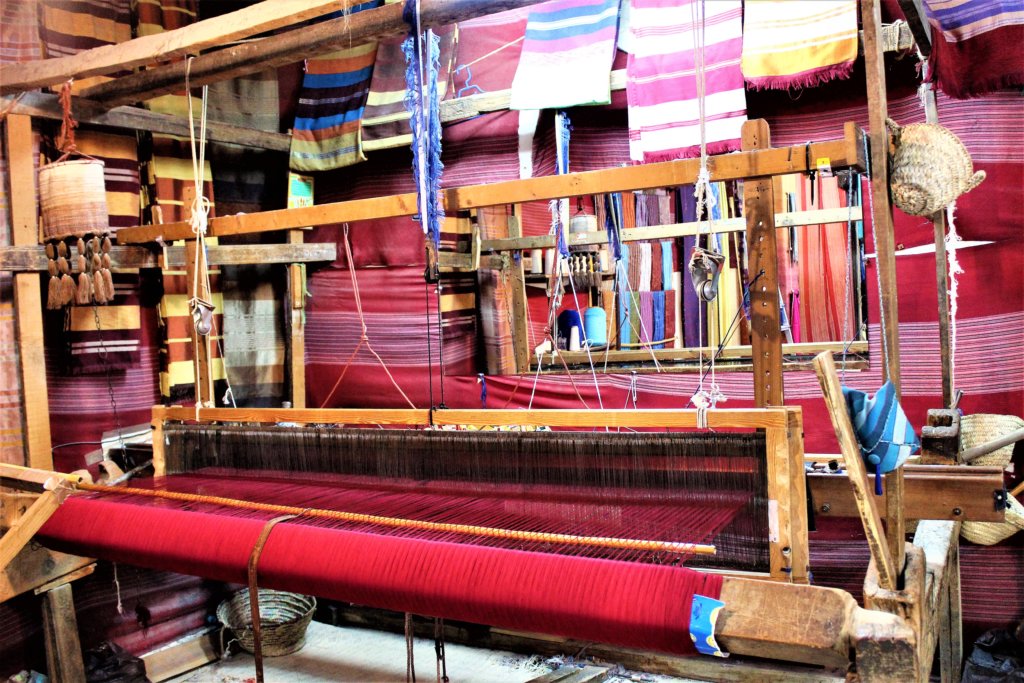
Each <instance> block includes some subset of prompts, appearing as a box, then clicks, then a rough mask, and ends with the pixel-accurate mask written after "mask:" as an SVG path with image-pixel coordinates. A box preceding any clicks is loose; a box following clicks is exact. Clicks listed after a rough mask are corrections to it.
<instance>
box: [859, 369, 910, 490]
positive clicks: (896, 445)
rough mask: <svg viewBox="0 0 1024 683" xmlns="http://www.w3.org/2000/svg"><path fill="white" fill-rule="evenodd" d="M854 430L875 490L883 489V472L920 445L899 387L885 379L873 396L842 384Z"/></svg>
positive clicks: (901, 463) (899, 463)
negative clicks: (868, 467) (897, 391)
mask: <svg viewBox="0 0 1024 683" xmlns="http://www.w3.org/2000/svg"><path fill="white" fill-rule="evenodd" d="M843 396H845V397H846V406H847V409H848V410H849V411H850V419H851V420H852V421H853V431H854V432H855V433H856V435H857V441H858V442H860V451H861V455H863V456H864V461H865V462H866V463H867V464H869V465H872V466H873V468H874V472H875V493H876V494H878V495H881V493H882V479H881V475H882V474H885V473H886V472H892V471H893V470H895V469H896V468H898V467H901V466H902V465H903V463H905V462H906V461H907V458H909V457H910V456H911V454H913V453H915V452H916V451H917V450H918V449H919V448H920V447H921V442H920V441H919V440H918V438H917V434H916V433H915V432H914V427H913V426H912V425H911V424H910V422H909V421H908V420H907V416H906V414H905V413H904V412H903V408H902V406H900V403H899V401H898V400H897V399H896V387H895V386H893V384H892V382H886V383H885V384H883V385H882V388H881V389H879V390H878V393H876V394H875V395H874V396H869V395H868V394H867V393H866V392H863V391H858V390H856V389H850V388H849V387H843Z"/></svg>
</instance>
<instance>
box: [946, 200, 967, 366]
mask: <svg viewBox="0 0 1024 683" xmlns="http://www.w3.org/2000/svg"><path fill="white" fill-rule="evenodd" d="M955 213H956V202H955V201H954V202H953V203H951V204H950V205H949V206H947V207H946V226H947V228H948V229H949V232H947V233H946V238H945V241H946V263H947V264H948V265H949V358H950V360H952V361H955V360H956V311H957V298H958V296H959V292H958V291H957V290H958V289H959V282H958V278H957V276H958V275H963V273H964V268H963V266H961V265H960V260H959V259H958V258H957V256H956V251H957V248H958V247H959V244H960V242H961V241H962V240H961V238H960V235H959V234H957V231H956V223H955V222H954V220H953V218H954V214H955ZM949 368H950V370H949V383H950V385H951V386H956V384H955V383H954V382H953V371H954V369H955V368H956V363H955V362H952V363H950V364H949Z"/></svg>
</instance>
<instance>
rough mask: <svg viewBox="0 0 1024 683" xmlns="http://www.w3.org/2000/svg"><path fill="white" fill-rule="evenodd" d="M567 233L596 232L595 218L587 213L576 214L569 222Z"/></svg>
mask: <svg viewBox="0 0 1024 683" xmlns="http://www.w3.org/2000/svg"><path fill="white" fill-rule="evenodd" d="M569 232H571V233H573V234H576V233H578V232H597V216H593V215H591V214H588V213H578V214H576V215H575V216H573V217H572V220H570V221H569Z"/></svg>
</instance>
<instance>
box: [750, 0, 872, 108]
mask: <svg viewBox="0 0 1024 683" xmlns="http://www.w3.org/2000/svg"><path fill="white" fill-rule="evenodd" d="M743 21H744V25H743V60H742V62H741V65H742V68H743V78H744V79H745V80H746V82H747V83H748V84H749V85H750V86H752V87H754V88H772V89H777V90H787V89H789V88H807V87H812V86H815V85H820V84H822V83H825V82H828V81H831V80H834V79H840V78H849V77H850V74H851V73H852V72H853V63H854V61H855V60H856V59H857V43H858V37H857V1H856V0H838V1H837V0H800V2H792V1H791V0H747V1H746V4H745V5H744V15H743Z"/></svg>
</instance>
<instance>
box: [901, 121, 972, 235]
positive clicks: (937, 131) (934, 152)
mask: <svg viewBox="0 0 1024 683" xmlns="http://www.w3.org/2000/svg"><path fill="white" fill-rule="evenodd" d="M886 126H887V127H888V128H889V132H890V133H891V134H892V142H893V146H894V148H895V153H894V154H893V155H892V172H891V173H890V175H889V185H890V187H891V189H892V199H893V203H894V204H895V205H896V206H897V207H899V208H900V209H901V210H902V211H903V212H904V213H908V214H910V215H912V216H931V215H933V214H935V213H936V212H938V211H941V210H943V209H945V208H946V207H947V206H949V205H950V204H952V203H953V202H954V201H956V199H957V197H959V196H960V195H962V194H964V193H965V192H970V191H971V190H973V189H974V188H975V187H977V186H978V185H979V184H981V181H983V180H984V179H985V172H984V171H978V172H975V171H974V164H973V162H972V161H971V155H970V153H969V152H968V151H967V148H966V147H964V143H963V142H961V141H960V138H958V137H957V136H956V135H954V134H953V133H952V131H950V130H949V129H948V128H945V127H943V126H940V125H938V124H936V123H912V124H910V125H907V126H900V125H899V124H898V123H896V122H895V121H893V120H892V119H886Z"/></svg>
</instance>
